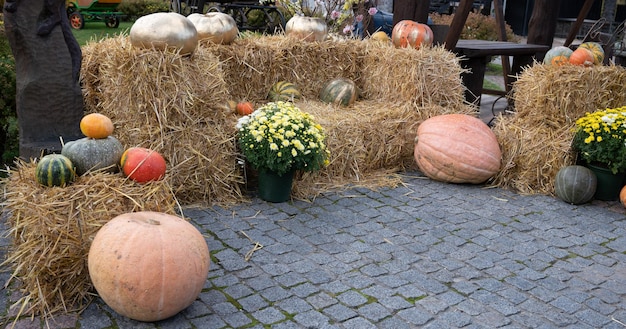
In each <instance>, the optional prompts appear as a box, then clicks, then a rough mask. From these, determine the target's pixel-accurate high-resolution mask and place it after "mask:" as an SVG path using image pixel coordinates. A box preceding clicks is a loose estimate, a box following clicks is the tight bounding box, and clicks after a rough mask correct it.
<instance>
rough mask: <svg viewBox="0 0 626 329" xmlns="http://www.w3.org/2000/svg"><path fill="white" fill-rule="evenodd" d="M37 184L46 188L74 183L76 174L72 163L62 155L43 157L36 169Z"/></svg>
mask: <svg viewBox="0 0 626 329" xmlns="http://www.w3.org/2000/svg"><path fill="white" fill-rule="evenodd" d="M35 176H36V179H37V182H38V183H39V184H41V185H44V186H49V187H52V186H66V185H68V184H70V183H71V182H73V181H74V178H75V177H76V173H75V171H74V165H73V164H72V161H71V160H70V159H68V158H67V157H66V156H64V155H61V154H48V155H45V156H43V157H42V158H41V159H40V160H39V162H38V163H37V167H36V168H35Z"/></svg>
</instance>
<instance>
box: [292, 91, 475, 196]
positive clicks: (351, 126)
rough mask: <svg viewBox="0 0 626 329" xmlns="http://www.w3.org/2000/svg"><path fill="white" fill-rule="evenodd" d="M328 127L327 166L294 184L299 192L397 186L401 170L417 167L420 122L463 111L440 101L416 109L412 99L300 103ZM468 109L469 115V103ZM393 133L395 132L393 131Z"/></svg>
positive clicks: (314, 192) (326, 128)
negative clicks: (343, 104)
mask: <svg viewBox="0 0 626 329" xmlns="http://www.w3.org/2000/svg"><path fill="white" fill-rule="evenodd" d="M297 105H298V106H299V107H300V108H302V109H304V110H306V111H307V112H309V113H311V114H312V115H313V117H314V118H315V119H316V120H317V121H318V122H319V123H320V124H321V125H322V127H324V129H325V132H326V135H327V146H328V149H329V150H330V152H331V156H330V164H329V166H328V167H326V168H324V169H322V170H321V171H319V172H316V173H307V174H305V175H302V176H301V177H299V178H298V181H297V183H296V184H294V187H295V188H294V195H295V196H296V197H301V198H308V197H312V196H315V195H316V194H318V193H320V192H323V191H325V190H329V189H338V188H342V187H344V186H355V185H359V186H367V187H370V188H375V187H379V186H394V185H397V184H398V183H399V180H398V179H397V178H398V176H396V175H394V174H395V173H397V172H402V171H406V170H416V169H417V166H416V164H415V160H414V158H413V149H414V147H415V136H416V132H417V127H418V126H419V124H420V123H422V122H423V121H424V120H426V119H428V118H429V117H432V116H435V115H441V114H448V113H461V112H459V111H454V110H452V109H449V108H445V107H441V106H430V107H423V108H416V107H415V106H414V105H413V104H411V103H408V102H397V103H382V102H379V101H375V100H368V101H361V102H357V103H356V104H355V106H354V107H351V108H348V109H343V108H338V107H337V106H335V105H328V104H323V103H320V102H316V101H304V102H298V103H297ZM463 113H465V114H471V113H472V109H471V108H470V107H466V108H465V112H463ZM389 132H393V133H391V134H390V133H389Z"/></svg>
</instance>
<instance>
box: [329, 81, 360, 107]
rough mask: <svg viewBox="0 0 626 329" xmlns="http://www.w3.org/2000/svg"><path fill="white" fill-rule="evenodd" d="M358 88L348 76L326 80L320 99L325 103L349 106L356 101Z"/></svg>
mask: <svg viewBox="0 0 626 329" xmlns="http://www.w3.org/2000/svg"><path fill="white" fill-rule="evenodd" d="M356 98H357V89H356V85H355V84H354V82H353V81H352V80H350V79H348V78H336V79H331V80H329V81H326V83H324V85H323V86H322V90H321V91H320V100H322V102H325V103H333V104H337V105H343V106H349V105H352V103H354V102H355V101H356Z"/></svg>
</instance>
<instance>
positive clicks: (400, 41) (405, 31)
mask: <svg viewBox="0 0 626 329" xmlns="http://www.w3.org/2000/svg"><path fill="white" fill-rule="evenodd" d="M433 39H434V37H433V31H432V30H431V29H430V27H429V26H428V25H426V24H422V23H418V22H414V21H411V20H402V21H399V22H398V23H396V25H394V27H393V30H392V31H391V42H392V43H393V45H394V46H396V48H407V47H413V48H415V49H419V48H420V47H422V46H428V45H431V44H432V43H433Z"/></svg>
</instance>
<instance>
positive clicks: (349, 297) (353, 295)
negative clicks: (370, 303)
mask: <svg viewBox="0 0 626 329" xmlns="http://www.w3.org/2000/svg"><path fill="white" fill-rule="evenodd" d="M337 299H338V300H339V301H340V302H341V303H343V304H345V305H348V306H351V307H356V306H359V305H363V304H365V303H367V298H365V297H364V296H363V295H361V294H360V293H358V292H356V291H353V290H349V291H346V292H344V293H342V294H340V295H338V296H337Z"/></svg>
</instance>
